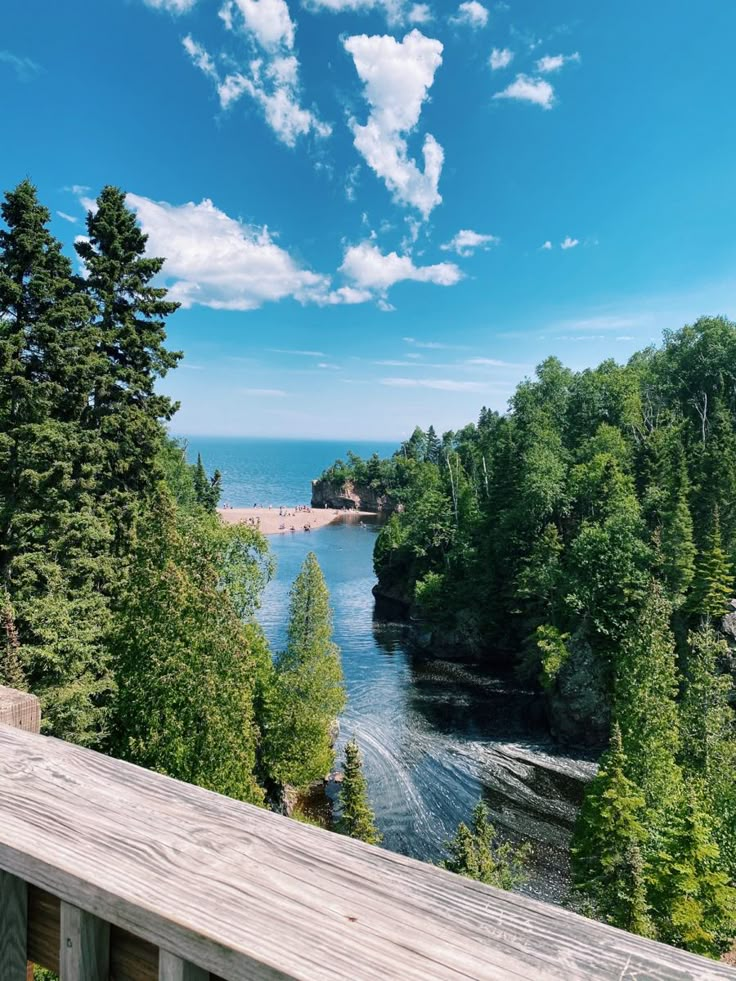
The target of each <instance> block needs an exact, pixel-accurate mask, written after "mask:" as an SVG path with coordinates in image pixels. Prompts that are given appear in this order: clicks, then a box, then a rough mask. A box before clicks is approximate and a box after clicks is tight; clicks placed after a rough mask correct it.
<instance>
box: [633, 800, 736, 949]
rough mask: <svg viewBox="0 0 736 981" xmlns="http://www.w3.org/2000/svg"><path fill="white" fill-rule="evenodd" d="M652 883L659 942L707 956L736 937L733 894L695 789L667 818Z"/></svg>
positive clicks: (651, 889)
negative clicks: (663, 839)
mask: <svg viewBox="0 0 736 981" xmlns="http://www.w3.org/2000/svg"><path fill="white" fill-rule="evenodd" d="M650 880H651V881H650V895H651V902H652V908H653V909H655V910H656V916H657V928H658V933H659V937H660V939H661V940H663V941H664V942H665V943H669V944H672V945H674V946H676V947H683V948H685V949H686V950H691V951H693V952H694V953H696V954H705V955H706V956H709V957H718V956H719V955H720V954H722V953H723V952H724V951H725V950H727V949H728V947H729V946H730V945H731V942H732V938H733V936H734V933H736V890H734V889H733V888H732V887H731V886H730V885H729V877H728V875H727V873H726V871H725V869H724V867H723V862H722V859H721V855H720V851H719V848H718V845H717V844H716V842H715V839H714V837H713V831H712V827H711V824H710V821H709V820H708V818H707V816H706V814H705V812H704V811H703V809H702V806H701V805H700V803H699V801H698V797H697V794H696V793H695V792H694V790H693V789H691V790H690V792H689V793H688V794H687V795H686V797H685V798H684V800H683V802H682V804H681V805H680V807H679V808H678V810H677V811H676V812H674V813H672V814H670V821H669V827H668V832H667V836H666V839H665V842H664V845H663V847H662V848H661V849H660V850H659V851H658V852H656V853H655V855H654V857H653V860H652V868H651V871H650Z"/></svg>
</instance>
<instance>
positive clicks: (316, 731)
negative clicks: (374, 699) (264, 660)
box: [264, 552, 345, 787]
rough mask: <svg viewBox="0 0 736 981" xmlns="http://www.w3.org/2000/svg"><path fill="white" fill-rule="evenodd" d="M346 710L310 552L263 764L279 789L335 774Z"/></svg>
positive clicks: (322, 589)
mask: <svg viewBox="0 0 736 981" xmlns="http://www.w3.org/2000/svg"><path fill="white" fill-rule="evenodd" d="M344 707H345V689H344V687H343V677H342V667H341V664H340V651H339V648H338V647H337V645H336V644H335V643H334V642H333V640H332V611H331V610H330V602H329V594H328V592H327V586H326V585H325V581H324V577H323V575H322V570H321V569H320V567H319V563H318V562H317V557H316V556H315V555H314V553H313V552H310V553H309V554H308V555H307V557H306V559H305V560H304V564H303V565H302V568H301V571H300V573H299V575H298V576H297V578H296V580H295V582H294V585H293V586H292V589H291V602H290V609H289V630H288V643H287V647H286V650H285V651H283V652H282V653H281V654H280V655H279V656H278V657H277V658H276V662H275V671H274V680H273V686H272V691H271V693H270V696H269V699H268V707H267V711H266V719H267V722H266V731H265V742H266V745H265V752H264V759H265V765H266V768H267V771H268V773H269V774H270V777H271V779H272V780H273V781H274V782H275V783H277V784H291V785H293V786H295V787H304V786H306V785H308V784H310V783H312V782H313V781H315V780H320V779H323V778H324V777H325V776H326V775H327V774H328V773H329V772H330V770H331V769H332V767H333V765H334V761H335V753H334V749H333V745H332V744H333V728H334V724H335V721H336V719H337V717H338V716H339V715H340V713H341V712H342V710H343V708H344Z"/></svg>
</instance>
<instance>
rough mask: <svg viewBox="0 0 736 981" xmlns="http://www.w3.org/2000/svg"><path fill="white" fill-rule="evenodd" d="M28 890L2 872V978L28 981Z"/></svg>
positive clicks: (13, 877) (0, 892)
mask: <svg viewBox="0 0 736 981" xmlns="http://www.w3.org/2000/svg"><path fill="white" fill-rule="evenodd" d="M27 933H28V887H27V886H26V884H25V882H24V881H23V879H18V878H16V876H14V875H11V874H10V873H9V872H3V871H2V870H1V869H0V978H2V981H26V964H27V961H28V958H27V956H26V936H27Z"/></svg>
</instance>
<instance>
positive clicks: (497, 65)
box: [488, 48, 514, 72]
mask: <svg viewBox="0 0 736 981" xmlns="http://www.w3.org/2000/svg"><path fill="white" fill-rule="evenodd" d="M513 60H514V52H513V51H510V50H509V49H508V48H494V49H493V51H491V57H490V58H489V59H488V64H489V65H490V66H491V68H492V69H493V71H494V72H497V71H499V69H501V68H508V66H509V65H510V64H511V62H512V61H513Z"/></svg>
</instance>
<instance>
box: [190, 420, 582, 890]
mask: <svg viewBox="0 0 736 981" xmlns="http://www.w3.org/2000/svg"><path fill="white" fill-rule="evenodd" d="M374 448H375V449H377V450H378V451H379V452H383V453H385V452H386V451H387V448H385V447H381V446H380V445H376V446H370V447H365V448H364V447H361V448H360V452H362V453H363V454H364V455H365V454H366V452H372V450H373V449H374ZM189 449H190V454H196V453H197V452H198V451H201V452H202V455H203V458H204V461H205V465H206V466H207V467H208V469H210V470H211V469H212V468H214V467H219V468H220V469H221V470H222V471H223V474H224V499H225V500H227V501H229V502H230V503H232V504H233V505H234V506H237V505H238V504H240V505H248V504H253V503H254V502H255V501H258V502H259V503H273V504H276V505H278V504H281V503H284V504H294V503H297V502H299V501H304V500H307V499H308V496H309V480H310V479H311V477H312V476H314V475H316V474H318V473H319V472H320V471H321V469H322V468H323V467H324V466H326V465H328V464H329V463H330V462H332V460H334V459H335V457H336V456H337V455H344V452H345V449H346V447H344V446H343V445H341V444H335V443H321V444H317V443H287V442H276V441H266V440H263V441H261V440H201V439H192V440H191V443H190V448H189ZM375 534H376V525H371V524H370V523H363V525H360V524H353V525H341V524H337V525H330V526H328V527H326V528H323V529H321V530H320V531H317V532H312V533H311V534H309V535H305V534H295V535H289V536H274V537H272V538H271V539H270V544H271V549H272V552H273V554H274V556H275V558H276V561H277V564H278V568H277V573H276V576H275V578H274V580H273V581H272V582H271V583H270V584H269V586H268V588H267V590H266V593H265V596H264V602H263V607H262V609H261V611H260V613H259V620H260V622H261V623H262V625H263V627H264V629H265V631H266V634H267V636H268V638H269V641H270V642H271V645H272V647H273V649H274V650H279V649H280V648H281V647H283V644H284V641H285V634H286V625H287V616H288V604H289V588H290V585H291V582H292V581H293V580H294V578H295V577H296V575H297V573H298V572H299V568H300V566H301V564H302V562H303V561H304V558H305V556H306V554H307V552H308V551H309V550H310V549H311V550H313V551H314V552H315V553H316V555H317V558H318V560H319V563H320V565H321V567H322V570H323V572H324V575H325V579H326V581H327V585H328V587H329V590H330V596H331V601H332V606H333V609H334V624H335V640H336V641H337V643H338V644H339V646H340V648H341V651H342V662H343V669H344V673H345V680H346V685H347V690H348V697H349V701H348V707H347V710H346V711H345V714H344V715H343V717H342V719H341V720H340V723H341V733H340V741H339V744H338V750H341V748H342V745H343V744H344V741H345V740H346V739H348V738H350V737H351V736H353V735H354V736H356V737H357V739H358V741H359V743H360V746H361V749H362V752H363V755H364V759H365V772H366V777H367V779H368V785H369V791H370V797H371V802H372V804H373V807H374V809H375V812H376V818H377V823H378V826H379V828H380V830H381V832H382V834H383V836H384V837H383V844H384V847H386V848H389V849H391V850H394V851H398V852H402V853H404V854H406V855H412V856H414V857H416V858H420V859H424V860H431V861H436V860H439V859H440V858H441V857H442V855H443V852H444V844H445V842H446V841H447V839H448V838H449V837H451V836H452V834H453V833H454V831H455V829H456V827H457V824H458V822H459V821H461V820H468V819H469V817H470V814H471V811H472V809H473V806H474V805H475V803H476V802H477V801H478V800H479V799H480V798H481V797H483V798H484V799H485V800H486V802H487V803H488V804H489V806H490V808H491V812H492V816H493V820H494V822H495V824H496V825H497V827H498V828H499V829H500V831H501V832H502V833H503V834H504V835H506V836H508V837H510V838H511V839H512V840H517V841H521V840H530V841H532V843H533V844H534V847H535V858H534V861H533V867H532V872H531V878H530V881H529V883H528V885H527V886H526V887H525V891H528V892H530V893H532V894H534V895H537V896H540V897H543V898H546V899H551V900H556V899H560V898H561V897H562V895H563V894H564V892H565V888H566V883H567V879H568V860H567V846H568V841H569V835H570V830H571V827H572V823H573V821H574V816H575V810H576V806H577V804H578V803H579V800H580V797H581V789H582V786H583V781H584V780H585V779H586V778H588V777H589V776H590V775H591V773H592V765H591V764H590V762H588V761H585V760H579V759H576V758H571V757H569V756H565V755H563V754H560V753H558V752H556V750H555V747H554V746H553V745H552V744H551V742H550V740H549V738H548V736H547V730H546V726H545V724H544V717H543V712H542V707H541V704H540V700H539V697H538V696H537V695H535V694H534V693H531V692H527V691H524V690H523V689H521V688H520V687H519V686H518V684H516V683H515V682H514V681H513V680H510V679H507V678H503V677H498V676H494V675H492V674H488V673H485V672H483V671H481V670H479V669H478V668H477V667H474V666H473V665H468V664H462V663H458V662H456V661H446V660H440V659H432V658H429V657H426V656H422V655H420V654H419V653H417V652H415V651H413V650H412V648H411V644H410V637H409V635H408V630H407V627H406V626H405V625H403V624H400V623H390V622H385V621H380V620H377V619H375V615H374V600H373V595H372V592H371V588H372V586H373V584H374V583H375V577H374V575H373V567H372V551H373V544H374V541H375Z"/></svg>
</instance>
